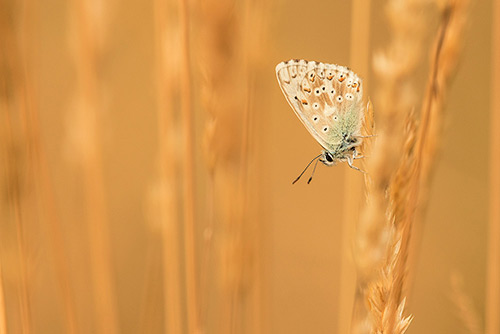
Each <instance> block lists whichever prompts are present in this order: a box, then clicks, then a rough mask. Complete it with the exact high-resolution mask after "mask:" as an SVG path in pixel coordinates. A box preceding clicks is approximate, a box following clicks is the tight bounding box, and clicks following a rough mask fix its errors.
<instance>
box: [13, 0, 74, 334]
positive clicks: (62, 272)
mask: <svg viewBox="0 0 500 334" xmlns="http://www.w3.org/2000/svg"><path fill="white" fill-rule="evenodd" d="M36 9H37V8H36V6H35V5H34V3H33V1H27V3H26V4H25V5H24V6H23V8H22V22H23V38H22V46H21V48H22V51H21V52H22V54H23V55H24V57H23V58H24V63H25V64H24V66H23V70H24V73H23V77H24V81H25V85H24V86H25V91H26V94H25V95H26V101H27V103H26V106H27V108H26V116H25V122H26V125H25V126H26V129H27V131H28V133H30V134H31V137H32V145H30V146H31V162H32V166H33V175H34V179H35V180H34V181H35V186H36V191H35V193H36V195H37V200H38V202H39V206H40V221H41V222H42V223H43V224H44V225H45V226H46V228H47V231H48V233H47V235H48V237H49V238H50V247H51V250H52V256H53V258H54V263H55V271H56V277H57V280H58V282H59V286H60V288H61V293H62V298H63V312H64V315H65V317H64V323H65V329H66V333H78V325H77V320H76V306H75V297H74V293H73V288H72V283H71V279H70V274H69V268H68V259H67V256H66V254H67V251H66V249H65V248H66V247H65V246H64V240H63V235H62V230H61V226H62V225H61V221H60V219H59V216H58V214H57V209H56V203H55V198H54V189H53V185H52V180H51V179H50V173H49V171H48V163H47V160H46V153H45V151H44V146H43V143H42V142H41V138H40V121H39V110H38V106H37V102H36V96H35V94H34V91H35V90H34V89H33V87H32V86H33V79H32V73H33V71H32V68H31V67H30V66H29V65H30V64H29V61H28V58H27V56H28V55H32V54H37V52H36V51H37V50H33V49H34V48H35V47H34V46H33V42H30V40H29V36H30V35H33V34H34V33H35V28H34V23H35V22H36V21H37V20H36V19H37V18H36V16H35V14H34V12H35V10H36Z"/></svg>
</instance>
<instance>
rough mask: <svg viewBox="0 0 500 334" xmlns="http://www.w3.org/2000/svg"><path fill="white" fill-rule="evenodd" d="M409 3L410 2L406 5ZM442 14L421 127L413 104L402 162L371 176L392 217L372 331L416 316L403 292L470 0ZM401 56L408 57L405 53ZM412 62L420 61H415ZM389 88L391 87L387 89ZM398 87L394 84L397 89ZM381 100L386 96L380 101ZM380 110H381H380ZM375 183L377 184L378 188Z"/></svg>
mask: <svg viewBox="0 0 500 334" xmlns="http://www.w3.org/2000/svg"><path fill="white" fill-rule="evenodd" d="M410 4H411V1H409V2H407V4H406V5H410ZM406 5H402V6H401V3H398V6H397V7H395V8H396V10H395V12H393V14H398V16H399V17H398V18H397V20H399V19H401V17H403V18H404V17H406V16H407V15H409V14H410V12H411V11H403V12H400V10H401V9H405V7H406ZM409 8H410V7H406V9H409ZM440 13H441V20H440V22H441V23H440V26H439V29H438V32H437V34H436V38H435V42H434V48H433V51H432V53H431V56H432V58H431V66H430V74H429V79H428V83H427V88H426V93H425V96H424V99H423V103H422V110H421V112H420V115H419V124H418V127H417V126H416V123H415V121H413V115H412V113H408V110H411V109H406V110H407V116H406V117H407V121H406V131H404V132H403V133H404V135H403V136H399V138H401V143H402V152H403V154H402V155H401V159H400V161H399V163H398V164H399V166H398V167H397V168H396V169H393V170H392V171H391V173H390V174H386V175H385V176H386V178H385V179H384V182H381V181H380V180H379V178H380V177H381V176H383V174H379V173H374V174H372V180H370V181H372V182H370V183H369V187H368V189H369V193H368V196H369V197H368V198H369V200H370V199H371V200H373V197H372V198H370V195H372V196H373V191H374V190H377V188H379V189H380V190H383V189H387V190H388V198H385V195H383V194H379V195H378V201H379V203H381V201H382V203H383V202H385V203H387V207H386V209H385V210H383V211H382V210H380V211H378V214H381V215H383V217H387V219H388V221H387V225H386V226H387V228H386V232H385V234H386V235H385V237H386V245H387V248H386V250H385V251H383V252H382V254H383V257H382V259H384V260H383V261H382V263H381V266H380V267H379V268H380V269H379V270H378V275H377V273H376V272H375V274H374V276H371V278H370V279H369V281H368V284H367V285H366V290H364V292H365V296H366V300H367V303H368V305H369V309H370V314H371V320H372V326H371V328H372V329H371V332H373V333H404V332H405V331H406V330H407V328H408V326H409V324H410V322H411V320H412V316H404V313H406V312H405V305H406V297H405V292H404V291H405V288H406V283H407V273H408V257H409V256H410V239H411V235H412V230H413V228H414V224H415V221H416V220H418V218H419V215H420V214H421V211H422V210H423V207H424V206H425V202H426V195H427V188H428V183H429V182H430V174H431V170H432V167H433V163H434V156H435V152H436V150H437V143H438V139H439V138H440V136H441V133H440V132H441V122H442V117H443V116H442V111H443V106H444V100H445V96H446V88H447V85H448V83H449V81H450V78H451V76H452V74H453V73H454V70H455V67H456V64H457V62H458V55H459V53H460V39H459V38H460V37H461V36H462V33H463V28H464V23H465V18H466V15H467V1H466V0H448V1H445V2H443V3H442V6H441V8H440ZM394 60H396V63H393V64H392V66H393V67H394V66H398V65H401V64H399V63H398V60H397V59H393V61H394ZM402 60H403V62H404V61H405V58H402ZM384 64H385V65H388V64H391V62H389V61H388V59H379V61H378V64H376V65H378V70H381V69H385V70H386V71H387V70H389V67H387V66H386V67H382V65H384ZM413 64H414V65H416V63H415V62H413ZM406 65H408V63H406ZM402 68H404V67H403V66H401V67H399V69H402ZM408 73H409V72H408ZM385 74H386V77H385V80H387V73H385ZM399 84H401V82H399ZM390 87H391V86H388V87H387V86H386V87H385V88H386V89H387V88H390ZM395 87H396V86H393V88H395ZM389 91H390V90H388V91H386V92H384V91H382V92H381V95H380V96H381V97H385V98H388V97H392V98H394V97H395V96H394V95H393V94H392V93H389ZM382 101H383V98H381V100H380V101H379V102H382ZM388 102H389V100H387V101H386V103H385V104H384V103H381V105H382V106H383V107H387V106H388ZM393 102H394V101H393ZM379 110H380V109H377V111H379ZM395 111H396V110H395ZM404 111H405V109H401V110H399V113H400V114H402V115H404ZM379 125H382V126H384V123H380V122H378V123H377V126H379ZM384 134H385V133H384V132H382V133H381V137H382V138H380V139H382V140H383V139H384V138H383V135H384ZM389 138H390V137H389ZM393 142H394V141H393ZM383 143H384V142H383V141H382V144H383ZM382 144H381V143H379V142H377V143H376V145H375V148H374V150H377V148H379V147H380V145H382ZM379 152H380V151H379ZM379 172H380V171H379ZM382 184H385V185H386V187H385V186H384V187H380V185H382ZM374 185H375V187H376V188H373V186H374ZM381 209H382V208H381ZM386 215H387V216H386ZM384 254H385V255H384Z"/></svg>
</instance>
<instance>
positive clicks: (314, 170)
mask: <svg viewBox="0 0 500 334" xmlns="http://www.w3.org/2000/svg"><path fill="white" fill-rule="evenodd" d="M318 161H319V159H318V160H316V163H315V164H314V168H313V172H312V174H311V177H310V178H309V180H307V184H309V183H311V181H312V179H313V176H314V172H316V167H317V166H318Z"/></svg>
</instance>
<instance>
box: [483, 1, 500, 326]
mask: <svg viewBox="0 0 500 334" xmlns="http://www.w3.org/2000/svg"><path fill="white" fill-rule="evenodd" d="M492 18H493V22H492V44H493V45H492V57H491V59H492V61H491V66H492V74H491V92H492V93H491V126H490V138H491V139H490V140H491V146H490V156H489V159H490V168H489V169H490V203H489V207H490V210H489V228H488V262H487V278H486V293H485V295H486V311H485V312H486V315H485V322H486V324H485V332H486V333H487V334H496V333H500V316H499V315H500V205H499V204H498V203H500V173H499V171H500V94H498V92H500V62H499V61H498V59H500V1H493V15H492Z"/></svg>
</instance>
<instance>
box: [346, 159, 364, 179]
mask: <svg viewBox="0 0 500 334" xmlns="http://www.w3.org/2000/svg"><path fill="white" fill-rule="evenodd" d="M354 159H355V157H354V155H353V156H352V157H351V156H347V164H348V165H349V167H351V168H352V169H355V170H357V171H358V172H361V173H364V174H366V172H365V171H364V170H361V169H359V168H358V167H356V166H354V165H353V164H352V163H353V161H354Z"/></svg>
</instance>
